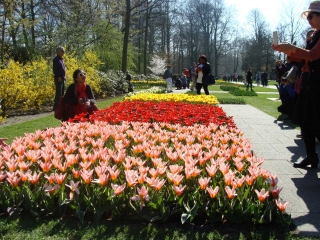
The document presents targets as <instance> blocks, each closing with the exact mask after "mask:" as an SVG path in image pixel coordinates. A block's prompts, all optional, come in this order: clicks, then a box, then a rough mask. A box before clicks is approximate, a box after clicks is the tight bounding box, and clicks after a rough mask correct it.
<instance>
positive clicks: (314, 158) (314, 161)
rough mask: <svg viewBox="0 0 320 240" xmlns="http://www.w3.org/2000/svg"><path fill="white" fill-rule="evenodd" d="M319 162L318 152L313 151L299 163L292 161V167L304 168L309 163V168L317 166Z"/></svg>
mask: <svg viewBox="0 0 320 240" xmlns="http://www.w3.org/2000/svg"><path fill="white" fill-rule="evenodd" d="M318 164H319V158H318V153H313V154H310V155H309V156H307V157H306V158H305V159H303V160H302V161H301V162H300V163H294V164H293V167H295V168H305V167H307V166H308V165H311V168H317V167H318Z"/></svg>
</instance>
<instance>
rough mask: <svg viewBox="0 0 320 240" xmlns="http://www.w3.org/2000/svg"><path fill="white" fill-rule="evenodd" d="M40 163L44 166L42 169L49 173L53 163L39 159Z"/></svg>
mask: <svg viewBox="0 0 320 240" xmlns="http://www.w3.org/2000/svg"><path fill="white" fill-rule="evenodd" d="M39 165H40V167H41V168H42V171H43V172H45V173H47V172H49V171H50V169H51V167H52V164H51V163H50V162H41V161H39Z"/></svg>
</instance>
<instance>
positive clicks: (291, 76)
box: [282, 66, 300, 83]
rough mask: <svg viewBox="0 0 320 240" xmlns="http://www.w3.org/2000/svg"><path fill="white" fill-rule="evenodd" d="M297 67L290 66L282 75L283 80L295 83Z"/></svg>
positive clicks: (297, 76)
mask: <svg viewBox="0 0 320 240" xmlns="http://www.w3.org/2000/svg"><path fill="white" fill-rule="evenodd" d="M299 70H300V69H299V67H298V66H292V67H291V69H290V70H289V71H288V72H286V73H285V74H284V76H283V77H282V78H283V79H287V81H288V82H290V83H295V82H296V81H297V80H298V78H299Z"/></svg>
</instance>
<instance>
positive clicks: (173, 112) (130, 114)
mask: <svg viewBox="0 0 320 240" xmlns="http://www.w3.org/2000/svg"><path fill="white" fill-rule="evenodd" d="M70 121H86V119H85V118H83V115H81V116H78V117H75V118H74V119H73V120H70ZM90 121H91V122H94V121H105V122H108V123H111V124H119V123H121V122H122V121H129V122H131V121H133V122H136V121H140V122H166V123H174V124H182V125H187V126H191V125H194V124H196V123H199V124H204V125H208V124H210V123H214V124H218V125H223V124H225V125H227V126H228V127H234V126H235V125H234V122H233V120H232V118H230V117H227V116H226V114H225V112H224V111H223V110H222V108H221V107H218V106H212V105H204V104H189V103H183V102H151V101H150V102H145V101H131V102H129V101H124V102H116V103H113V104H112V106H111V107H110V108H107V109H103V110H99V111H97V112H95V113H94V114H93V115H91V116H90Z"/></svg>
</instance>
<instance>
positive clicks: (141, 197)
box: [131, 186, 150, 210]
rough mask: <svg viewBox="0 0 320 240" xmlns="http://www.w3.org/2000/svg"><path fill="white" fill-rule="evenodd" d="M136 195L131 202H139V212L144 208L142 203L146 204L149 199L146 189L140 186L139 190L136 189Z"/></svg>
mask: <svg viewBox="0 0 320 240" xmlns="http://www.w3.org/2000/svg"><path fill="white" fill-rule="evenodd" d="M137 192H138V195H136V196H133V197H132V198H131V200H132V201H140V210H141V209H142V208H143V207H144V206H145V205H144V201H146V202H148V201H149V199H150V197H149V195H148V189H147V188H146V187H145V186H142V188H141V189H139V188H137Z"/></svg>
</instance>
